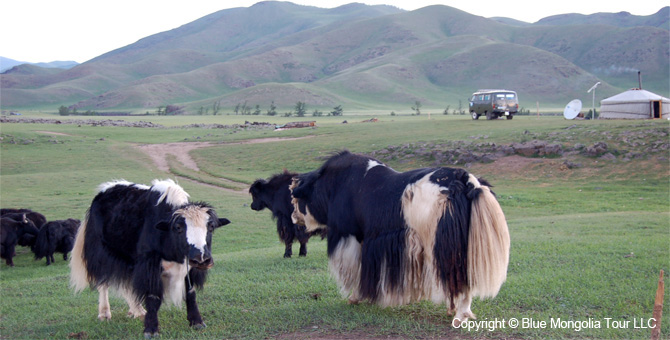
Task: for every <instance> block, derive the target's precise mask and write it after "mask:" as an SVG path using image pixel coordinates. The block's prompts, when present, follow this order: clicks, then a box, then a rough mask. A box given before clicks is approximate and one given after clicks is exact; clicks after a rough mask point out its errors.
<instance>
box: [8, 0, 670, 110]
mask: <svg viewBox="0 0 670 340" xmlns="http://www.w3.org/2000/svg"><path fill="white" fill-rule="evenodd" d="M669 9H670V7H665V8H663V9H661V11H659V13H660V14H659V13H657V14H656V15H653V16H649V17H635V16H630V15H628V16H627V20H626V24H625V25H619V26H618V25H613V24H611V23H612V22H617V21H616V20H610V19H608V18H611V17H612V15H609V14H603V13H599V14H598V15H599V16H602V17H603V18H605V19H603V20H602V22H603V23H598V24H585V23H586V22H588V21H589V20H593V18H592V17H591V18H589V17H586V18H582V17H579V16H571V15H569V16H568V17H565V18H563V19H562V20H558V19H561V18H554V17H550V18H547V20H546V21H545V19H543V20H541V21H539V22H538V23H535V24H528V25H518V24H515V25H511V24H507V23H504V22H501V20H492V19H486V18H483V17H479V16H475V15H471V14H469V13H466V12H463V11H460V10H457V9H455V8H451V7H447V6H429V7H425V8H422V9H418V10H415V11H411V12H406V11H402V10H400V9H397V8H395V7H391V6H367V5H363V4H349V5H345V6H341V7H338V8H334V9H323V8H316V7H310V6H300V5H296V4H293V3H290V2H261V3H258V4H256V5H253V6H251V7H248V8H235V9H229V10H223V11H219V12H216V13H212V14H210V15H208V16H205V17H203V18H201V19H198V20H196V21H194V22H191V23H188V24H185V25H183V26H181V27H178V28H176V29H173V30H171V31H167V32H162V33H159V34H156V35H152V36H149V37H146V38H144V39H141V40H139V41H138V42H136V43H134V44H131V45H128V46H125V47H123V48H120V49H117V50H114V51H110V52H108V53H105V54H103V55H101V56H99V57H97V58H95V59H93V60H90V61H88V62H86V63H84V64H81V65H79V66H77V67H74V68H72V69H70V70H65V71H62V72H58V73H50V74H38V73H37V72H32V73H31V72H10V73H6V74H2V75H0V80H1V86H2V101H3V103H2V105H3V107H7V108H31V107H33V108H37V107H39V108H56V107H57V106H59V105H66V106H69V105H73V106H76V107H77V108H78V110H79V111H82V110H88V109H91V110H106V109H113V110H118V109H127V110H152V111H153V109H155V108H156V107H158V106H165V105H168V104H173V105H180V106H185V107H186V111H188V112H195V111H196V110H197V109H198V108H200V107H210V106H212V104H213V103H220V105H221V107H222V108H224V109H226V110H229V108H232V107H234V106H235V105H236V104H240V103H245V102H246V103H247V104H248V105H251V106H253V105H260V106H261V107H263V108H266V107H267V106H269V105H270V103H271V102H274V103H275V105H277V106H278V107H279V108H280V109H283V108H287V109H288V108H290V107H292V106H293V105H294V104H295V103H296V102H297V101H303V102H305V103H307V104H308V106H309V107H318V108H324V109H329V108H332V107H333V106H336V105H343V106H344V107H346V108H349V109H375V108H376V109H382V108H383V109H387V108H390V109H393V108H398V107H400V108H406V107H409V106H408V105H411V104H413V103H414V101H416V100H419V101H421V102H422V103H423V105H424V107H432V108H440V107H442V108H444V107H446V106H447V105H450V106H451V107H452V108H455V107H457V106H458V105H459V103H462V102H463V101H467V98H468V96H469V95H470V94H471V93H472V92H473V91H474V90H476V89H478V88H493V87H500V88H510V89H514V90H516V91H517V92H518V93H519V96H520V98H521V100H522V102H524V101H525V102H526V103H527V104H526V106H527V107H532V106H534V103H535V102H536V101H539V102H542V103H543V104H561V105H564V103H566V102H568V101H569V100H571V99H574V98H584V99H586V95H585V93H586V90H587V89H588V88H589V87H590V86H591V85H592V84H593V83H595V82H597V81H601V82H602V83H603V85H602V86H601V87H600V88H599V92H598V95H599V96H602V98H604V97H606V96H609V95H613V94H615V93H618V92H620V91H622V90H625V89H628V88H631V87H636V86H637V71H638V70H639V71H641V72H642V75H643V79H644V84H643V85H644V88H646V89H648V90H650V91H654V92H657V93H659V94H662V95H667V94H668V92H669V90H670V89H669V86H670V85H669V82H668V78H669V76H668V75H669V73H670V69H669V67H670V66H669V64H670V62H669V60H670V55H669V52H668V51H669V50H670V49H669V41H670V39H668V37H669V32H668V30H667V29H663V28H659V26H658V23H659V22H660V21H662V20H661V19H662V18H661V17H662V14H663V13H668V10H669ZM613 15H614V17H616V15H617V14H613ZM559 17H560V16H559ZM552 18H553V19H552ZM568 18H571V19H570V20H568ZM659 18H661V19H659ZM549 19H551V20H549ZM608 20H609V21H608ZM547 22H549V23H547ZM599 22H601V21H599ZM653 23H657V24H656V25H655V24H653ZM667 26H668V25H667V15H666V24H665V25H664V26H663V24H662V23H661V24H660V27H666V28H667ZM465 105H467V103H465Z"/></svg>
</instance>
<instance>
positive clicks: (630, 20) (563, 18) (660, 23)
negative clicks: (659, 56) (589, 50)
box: [535, 6, 670, 30]
mask: <svg viewBox="0 0 670 340" xmlns="http://www.w3.org/2000/svg"><path fill="white" fill-rule="evenodd" d="M535 24H536V25H562V26H567V25H611V26H617V27H636V26H651V27H657V28H661V29H665V30H669V29H670V6H666V7H663V8H661V9H660V10H659V11H658V12H656V14H652V15H649V16H636V15H632V14H630V13H628V12H619V13H596V14H590V15H584V14H576V13H571V14H560V15H553V16H550V17H546V18H544V19H541V20H540V21H538V22H536V23H535Z"/></svg>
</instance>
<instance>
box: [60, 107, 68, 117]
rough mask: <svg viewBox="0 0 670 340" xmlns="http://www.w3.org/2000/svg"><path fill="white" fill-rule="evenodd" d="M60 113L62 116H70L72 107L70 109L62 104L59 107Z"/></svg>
mask: <svg viewBox="0 0 670 340" xmlns="http://www.w3.org/2000/svg"><path fill="white" fill-rule="evenodd" d="M58 114H59V115H61V116H69V115H70V109H68V108H67V107H66V106H65V105H61V106H60V107H59V108H58Z"/></svg>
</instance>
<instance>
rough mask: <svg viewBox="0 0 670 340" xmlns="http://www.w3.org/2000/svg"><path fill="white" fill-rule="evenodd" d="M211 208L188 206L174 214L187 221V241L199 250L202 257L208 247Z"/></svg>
mask: <svg viewBox="0 0 670 340" xmlns="http://www.w3.org/2000/svg"><path fill="white" fill-rule="evenodd" d="M208 212H209V208H206V207H199V206H195V205H194V206H188V207H186V208H183V209H179V210H177V211H175V212H174V213H175V214H176V215H180V216H182V217H183V218H184V220H185V221H186V241H187V242H188V244H190V245H192V246H194V247H196V248H198V250H200V253H201V254H202V255H204V254H205V247H206V246H207V223H208V222H209V213H208Z"/></svg>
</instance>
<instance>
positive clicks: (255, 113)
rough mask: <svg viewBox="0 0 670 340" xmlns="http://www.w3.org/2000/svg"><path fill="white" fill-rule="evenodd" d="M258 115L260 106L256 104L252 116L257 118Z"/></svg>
mask: <svg viewBox="0 0 670 340" xmlns="http://www.w3.org/2000/svg"><path fill="white" fill-rule="evenodd" d="M259 114H261V106H260V105H258V104H256V109H255V110H254V113H253V115H254V116H258V115H259Z"/></svg>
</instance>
